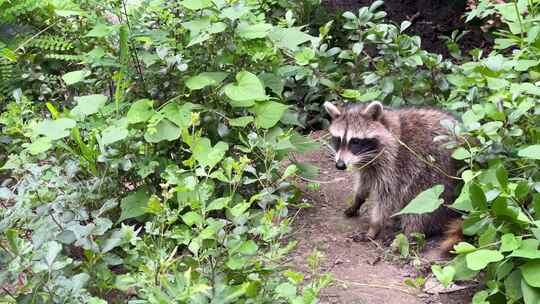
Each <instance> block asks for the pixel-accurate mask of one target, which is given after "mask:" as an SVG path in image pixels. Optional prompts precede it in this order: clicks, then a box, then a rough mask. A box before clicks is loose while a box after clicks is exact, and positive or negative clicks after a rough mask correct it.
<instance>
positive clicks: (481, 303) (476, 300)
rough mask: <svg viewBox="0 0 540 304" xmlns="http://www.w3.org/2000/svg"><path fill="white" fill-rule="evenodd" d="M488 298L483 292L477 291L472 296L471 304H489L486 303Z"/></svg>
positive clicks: (485, 292)
mask: <svg viewBox="0 0 540 304" xmlns="http://www.w3.org/2000/svg"><path fill="white" fill-rule="evenodd" d="M488 297H489V293H488V292H487V291H485V290H481V291H478V292H477V293H475V294H474V296H473V298H472V302H471V303H472V304H490V303H489V302H488V301H487V298H488Z"/></svg>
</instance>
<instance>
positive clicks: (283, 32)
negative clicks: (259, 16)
mask: <svg viewBox="0 0 540 304" xmlns="http://www.w3.org/2000/svg"><path fill="white" fill-rule="evenodd" d="M269 37H270V39H271V40H272V41H273V42H274V44H275V45H276V46H277V47H279V48H284V49H288V50H291V51H293V52H294V51H296V50H297V49H298V46H299V45H300V44H302V43H305V42H307V41H310V40H311V39H314V38H315V37H313V36H310V35H308V34H306V33H304V32H302V31H301V30H300V28H299V27H289V28H277V27H276V28H274V30H273V31H271V32H270V34H269Z"/></svg>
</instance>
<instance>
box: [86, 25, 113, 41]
mask: <svg viewBox="0 0 540 304" xmlns="http://www.w3.org/2000/svg"><path fill="white" fill-rule="evenodd" d="M112 32H113V28H112V26H108V25H106V24H103V23H98V24H96V26H94V28H93V29H92V30H91V31H90V32H88V33H87V34H86V37H96V38H102V37H106V36H109V35H110V34H111V33H112Z"/></svg>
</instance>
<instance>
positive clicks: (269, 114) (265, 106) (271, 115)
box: [251, 101, 288, 129]
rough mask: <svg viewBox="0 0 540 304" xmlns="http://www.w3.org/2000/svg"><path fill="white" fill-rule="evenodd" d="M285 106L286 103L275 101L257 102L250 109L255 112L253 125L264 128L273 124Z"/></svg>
mask: <svg viewBox="0 0 540 304" xmlns="http://www.w3.org/2000/svg"><path fill="white" fill-rule="evenodd" d="M287 108H288V106H287V105H284V104H281V103H278V102H275V101H265V102H261V103H257V104H256V105H255V106H254V107H253V108H252V109H251V111H252V112H253V113H255V125H256V126H257V128H265V129H268V128H271V127H273V126H275V125H276V123H277V122H278V121H279V120H280V119H281V116H283V113H284V112H285V110H286V109H287Z"/></svg>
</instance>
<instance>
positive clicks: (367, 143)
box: [349, 137, 379, 155]
mask: <svg viewBox="0 0 540 304" xmlns="http://www.w3.org/2000/svg"><path fill="white" fill-rule="evenodd" d="M378 145H379V143H378V141H377V139H375V138H356V137H353V138H351V140H349V150H350V151H351V153H353V154H355V155H358V154H363V153H367V152H372V151H375V150H377V146H378Z"/></svg>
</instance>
